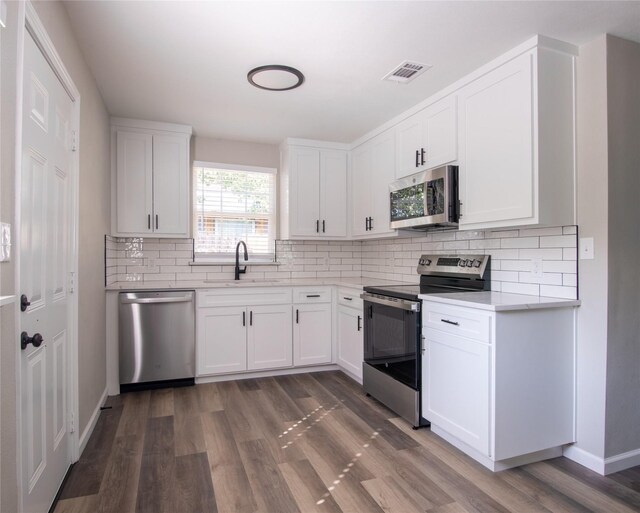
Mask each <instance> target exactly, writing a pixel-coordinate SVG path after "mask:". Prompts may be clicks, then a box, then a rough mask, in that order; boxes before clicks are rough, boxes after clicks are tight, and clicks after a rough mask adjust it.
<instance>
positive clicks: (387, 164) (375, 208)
mask: <svg viewBox="0 0 640 513" xmlns="http://www.w3.org/2000/svg"><path fill="white" fill-rule="evenodd" d="M395 144H396V142H395V135H394V132H393V131H391V130H388V131H386V132H384V133H382V134H380V135H378V136H376V137H374V138H373V139H371V140H369V141H367V142H365V143H364V144H362V145H360V146H358V148H356V149H355V150H354V151H353V154H352V161H353V169H352V175H351V198H352V199H351V205H352V215H351V222H352V226H351V233H352V235H353V237H354V238H362V239H364V238H371V237H385V236H395V235H397V231H396V230H392V229H391V228H390V227H389V217H390V216H389V184H391V183H392V182H393V181H394V180H395Z"/></svg>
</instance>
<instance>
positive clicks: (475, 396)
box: [422, 329, 491, 456]
mask: <svg viewBox="0 0 640 513" xmlns="http://www.w3.org/2000/svg"><path fill="white" fill-rule="evenodd" d="M425 346H426V351H425V355H424V356H423V359H422V383H423V395H422V398H423V399H422V400H423V404H422V411H423V412H424V417H425V418H426V419H427V420H429V421H431V423H432V424H435V425H436V426H438V427H440V428H442V429H444V430H445V431H446V432H448V433H450V434H452V435H453V436H455V437H456V438H458V439H460V440H462V441H463V442H465V443H466V444H468V445H470V446H471V447H473V448H474V449H477V450H478V451H480V452H481V453H482V454H484V455H487V456H490V447H489V408H490V400H489V398H490V386H491V375H490V358H491V347H490V346H489V345H487V344H484V343H482V342H476V341H473V340H470V339H466V338H463V337H458V336H456V335H452V334H450V333H445V332H443V331H439V330H433V329H427V330H425Z"/></svg>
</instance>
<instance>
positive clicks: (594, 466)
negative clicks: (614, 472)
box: [562, 445, 605, 476]
mask: <svg viewBox="0 0 640 513" xmlns="http://www.w3.org/2000/svg"><path fill="white" fill-rule="evenodd" d="M562 455H563V456H564V457H565V458H569V459H570V460H571V461H575V462H576V463H579V464H580V465H582V466H583V467H587V468H588V469H589V470H593V471H594V472H597V473H598V474H600V475H601V476H604V470H605V468H604V459H603V458H600V457H598V456H596V455H595V454H592V453H590V452H588V451H585V450H584V449H581V448H580V447H576V446H575V445H568V446H566V447H564V448H563V449H562Z"/></svg>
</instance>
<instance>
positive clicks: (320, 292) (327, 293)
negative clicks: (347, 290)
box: [293, 287, 331, 304]
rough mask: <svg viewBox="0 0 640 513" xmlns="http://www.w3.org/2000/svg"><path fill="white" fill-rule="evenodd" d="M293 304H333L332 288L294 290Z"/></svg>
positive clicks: (301, 288)
mask: <svg viewBox="0 0 640 513" xmlns="http://www.w3.org/2000/svg"><path fill="white" fill-rule="evenodd" d="M293 302H294V303H296V304H300V303H331V287H322V288H318V287H300V288H295V289H293Z"/></svg>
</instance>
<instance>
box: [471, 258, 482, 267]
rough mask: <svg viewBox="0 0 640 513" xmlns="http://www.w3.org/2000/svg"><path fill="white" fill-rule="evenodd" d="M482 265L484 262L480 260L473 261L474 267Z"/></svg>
mask: <svg viewBox="0 0 640 513" xmlns="http://www.w3.org/2000/svg"><path fill="white" fill-rule="evenodd" d="M481 263H482V262H480V260H474V261H473V267H480V264H481Z"/></svg>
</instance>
